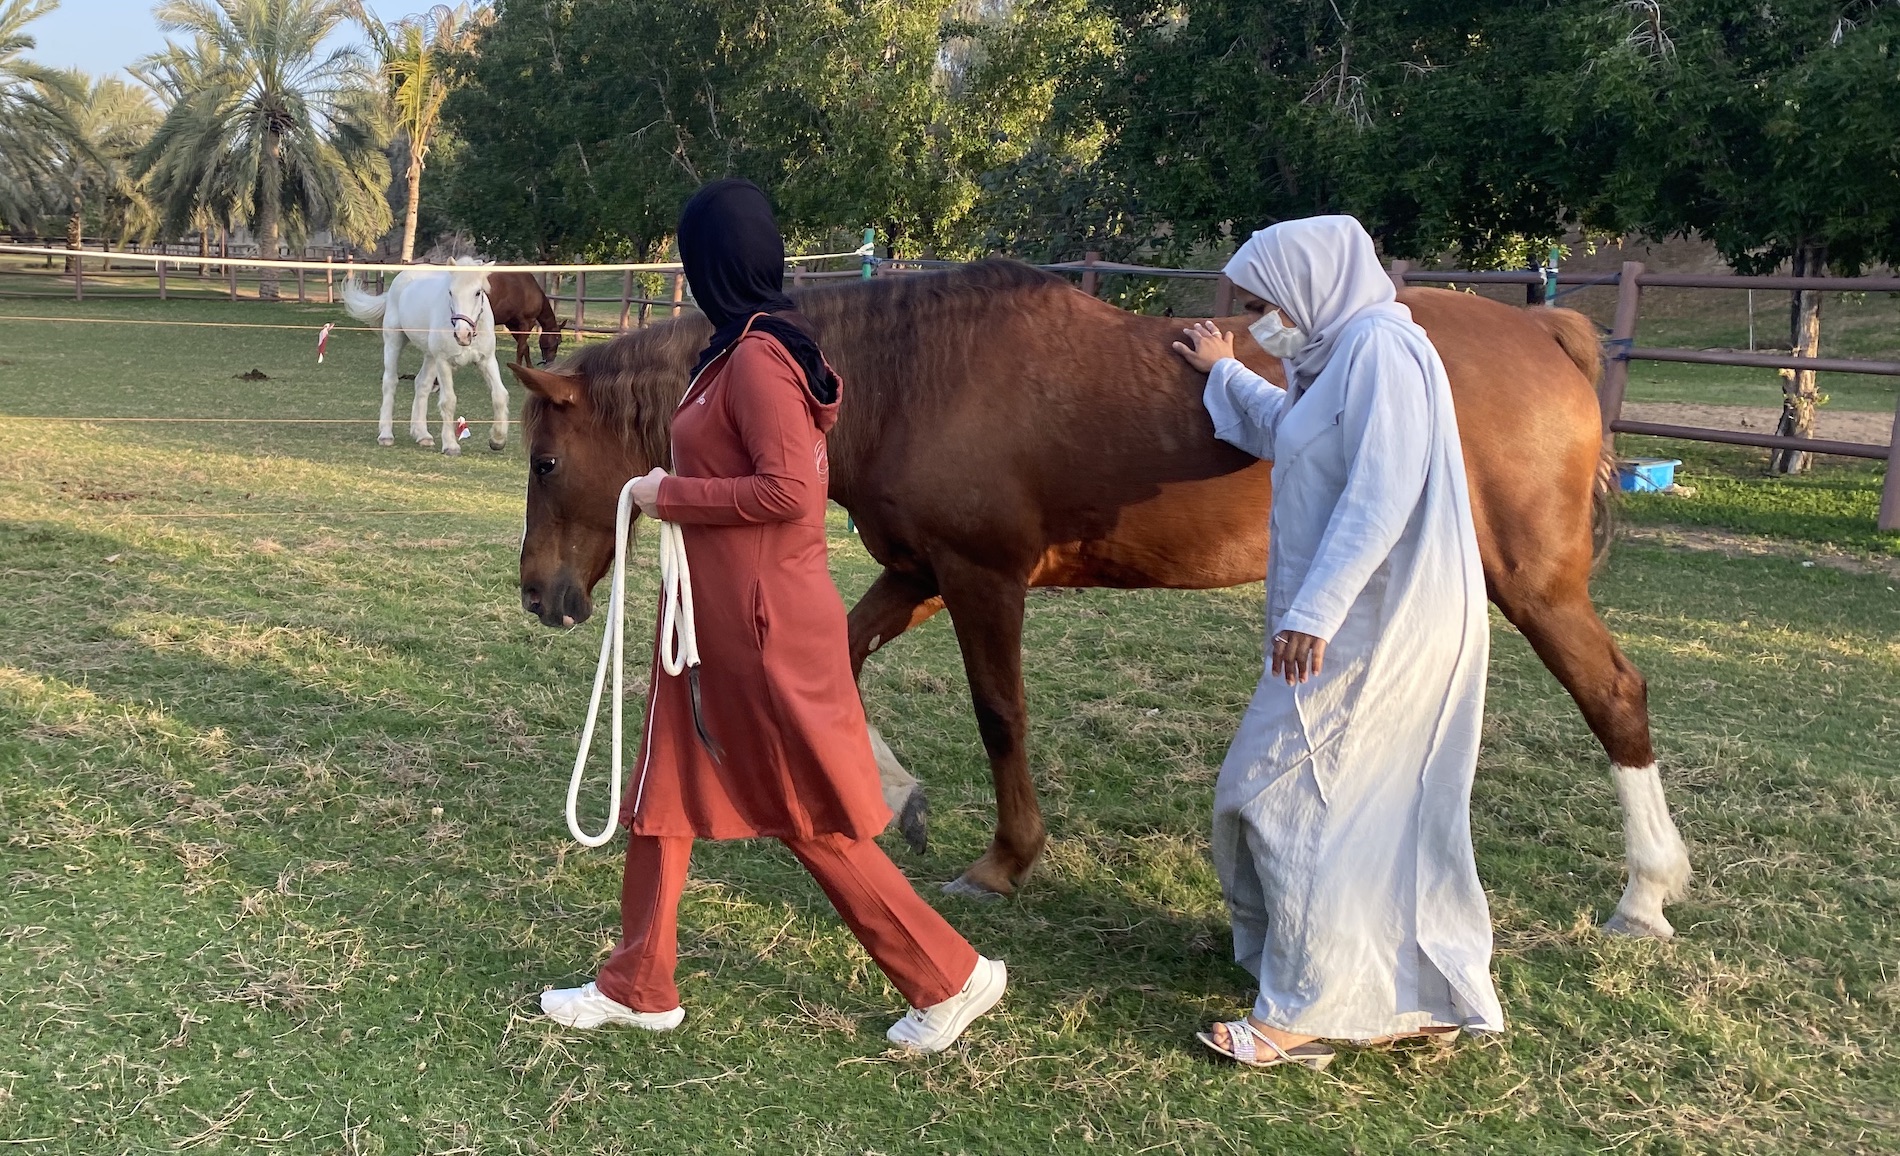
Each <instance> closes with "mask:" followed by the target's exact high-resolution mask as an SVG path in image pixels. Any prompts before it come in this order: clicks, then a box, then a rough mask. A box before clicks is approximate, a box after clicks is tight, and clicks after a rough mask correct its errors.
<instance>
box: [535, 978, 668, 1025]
mask: <svg viewBox="0 0 1900 1156" xmlns="http://www.w3.org/2000/svg"><path fill="white" fill-rule="evenodd" d="M541 1010H542V1011H543V1012H545V1013H546V1014H547V1017H548V1018H549V1019H551V1020H553V1021H554V1022H555V1023H557V1024H563V1025H565V1026H567V1027H570V1028H583V1029H588V1030H591V1029H593V1028H604V1027H608V1026H614V1027H633V1028H645V1029H646V1030H647V1031H650V1032H670V1031H672V1030H673V1029H674V1028H676V1027H678V1026H680V1021H681V1020H683V1019H685V1018H686V1009H685V1008H683V1007H676V1008H674V1009H673V1010H672V1011H663V1012H643V1011H634V1010H633V1009H632V1008H630V1007H628V1006H627V1005H626V1004H624V1003H621V1002H619V1001H618V1000H611V999H608V998H607V997H606V996H604V995H602V994H600V989H599V988H597V987H595V986H594V985H593V984H591V983H590V984H588V985H587V986H586V987H567V988H559V989H551V990H548V991H544V992H542V993H541Z"/></svg>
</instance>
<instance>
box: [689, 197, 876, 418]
mask: <svg viewBox="0 0 1900 1156" xmlns="http://www.w3.org/2000/svg"><path fill="white" fill-rule="evenodd" d="M679 245H680V263H681V264H683V265H685V266H686V281H687V284H689V285H691V286H692V287H693V300H694V301H695V302H696V303H697V304H698V305H699V309H700V312H702V313H704V314H705V315H706V319H707V320H708V321H711V322H712V323H713V336H712V341H711V342H709V343H708V344H707V346H706V348H705V349H703V350H701V351H700V354H699V360H698V361H697V362H696V363H695V364H694V365H693V373H694V375H695V376H697V375H698V373H699V371H700V370H702V369H704V368H706V366H707V365H708V364H709V363H710V362H711V361H712V359H713V358H715V357H718V356H719V355H720V354H722V353H724V352H725V351H726V350H727V349H728V348H730V347H731V346H732V343H733V342H735V341H737V340H739V338H740V336H741V335H742V334H744V333H745V331H746V327H747V325H748V324H750V326H751V327H752V328H753V329H755V330H758V331H760V332H763V333H769V334H771V335H772V336H773V337H775V338H777V339H778V341H779V344H781V345H783V346H784V347H785V349H786V351H787V352H788V353H790V354H791V355H792V360H793V361H796V362H797V363H798V365H799V368H801V369H803V370H804V371H805V387H806V388H807V389H809V390H810V391H811V395H812V396H813V397H814V398H816V399H818V402H819V403H820V404H821V405H830V404H831V403H832V402H834V401H836V400H838V378H837V376H836V375H835V374H833V373H832V372H831V366H829V365H827V364H825V355H824V354H823V353H821V352H819V349H818V343H817V342H816V341H814V340H813V339H812V335H811V330H810V328H809V326H808V324H807V322H806V321H805V318H804V317H803V316H802V315H800V314H799V312H798V308H797V306H795V305H793V304H792V299H791V298H790V297H787V296H786V295H785V239H784V238H783V237H781V236H779V231H778V222H777V221H776V220H774V219H773V217H772V206H771V204H770V203H769V202H767V201H766V199H765V193H764V192H762V191H761V190H760V189H759V187H758V186H757V185H755V184H753V183H752V182H751V181H741V180H720V181H713V182H712V183H710V184H707V185H703V186H701V187H700V190H699V191H698V192H696V193H694V194H693V196H692V199H690V200H688V201H687V202H686V207H685V208H684V209H682V210H680V225H679ZM761 313H763V314H764V315H765V316H763V317H758V320H757V321H754V320H753V318H754V317H756V316H758V315H759V314H761Z"/></svg>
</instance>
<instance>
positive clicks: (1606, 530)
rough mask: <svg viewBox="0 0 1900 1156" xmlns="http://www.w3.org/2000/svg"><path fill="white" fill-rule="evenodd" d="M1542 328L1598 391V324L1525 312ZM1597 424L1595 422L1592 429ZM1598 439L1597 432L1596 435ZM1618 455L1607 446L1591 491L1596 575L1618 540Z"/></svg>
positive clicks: (1574, 315)
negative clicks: (1612, 545) (1611, 544)
mask: <svg viewBox="0 0 1900 1156" xmlns="http://www.w3.org/2000/svg"><path fill="white" fill-rule="evenodd" d="M1524 312H1525V313H1526V314H1528V315H1529V316H1530V319H1531V320H1532V321H1535V322H1536V323H1537V324H1538V325H1539V326H1541V327H1542V328H1543V330H1544V332H1545V333H1548V334H1550V339H1551V340H1552V341H1555V342H1556V343H1557V347H1558V348H1559V349H1561V350H1563V351H1564V356H1566V357H1568V358H1570V361H1571V364H1573V365H1575V366H1576V367H1577V371H1578V372H1579V373H1581V374H1583V376H1584V380H1586V381H1588V382H1589V383H1590V387H1591V389H1593V390H1594V389H1595V388H1596V385H1597V378H1598V377H1600V376H1601V375H1602V373H1603V342H1602V341H1601V340H1600V339H1599V338H1598V337H1597V325H1596V322H1594V321H1592V320H1590V319H1589V318H1588V317H1585V316H1584V315H1583V314H1581V313H1579V312H1577V311H1576V310H1574V309H1547V308H1543V307H1541V306H1540V307H1535V308H1530V309H1526V310H1525V311H1524ZM1595 424H1596V423H1595V422H1592V423H1591V427H1592V430H1593V431H1594V429H1595ZM1592 436H1594V433H1593V435H1592ZM1617 493H1618V490H1617V486H1616V455H1615V454H1613V453H1611V452H1610V450H1609V448H1608V447H1607V446H1606V447H1605V448H1604V449H1603V452H1602V454H1601V455H1600V456H1599V457H1598V459H1597V469H1596V476H1595V477H1594V478H1593V479H1591V492H1590V571H1591V573H1595V572H1596V570H1597V568H1598V567H1600V566H1602V565H1603V562H1604V559H1606V558H1608V557H1609V556H1610V543H1611V542H1612V541H1614V540H1615V538H1616V497H1617Z"/></svg>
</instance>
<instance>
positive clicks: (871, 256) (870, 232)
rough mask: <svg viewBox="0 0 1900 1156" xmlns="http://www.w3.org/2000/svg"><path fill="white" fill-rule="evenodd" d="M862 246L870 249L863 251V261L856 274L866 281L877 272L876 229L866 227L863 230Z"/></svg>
mask: <svg viewBox="0 0 1900 1156" xmlns="http://www.w3.org/2000/svg"><path fill="white" fill-rule="evenodd" d="M864 247H865V248H866V249H868V250H870V251H869V252H867V253H865V255H864V263H863V264H862V265H861V266H859V273H858V276H860V277H862V278H863V279H864V280H866V281H869V280H870V279H871V278H872V277H873V276H875V275H876V274H877V230H876V229H871V228H867V229H865V230H864Z"/></svg>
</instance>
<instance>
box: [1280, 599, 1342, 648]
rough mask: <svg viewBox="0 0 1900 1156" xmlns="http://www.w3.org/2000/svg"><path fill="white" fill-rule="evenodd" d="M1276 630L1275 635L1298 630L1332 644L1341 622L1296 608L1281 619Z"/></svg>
mask: <svg viewBox="0 0 1900 1156" xmlns="http://www.w3.org/2000/svg"><path fill="white" fill-rule="evenodd" d="M1274 630H1275V633H1278V632H1279V631H1281V630H1297V631H1299V632H1300V633H1301V634H1310V635H1312V636H1313V637H1314V638H1317V639H1320V640H1321V641H1324V642H1331V641H1332V640H1333V635H1335V634H1337V633H1338V632H1339V620H1338V619H1334V618H1331V617H1322V616H1320V615H1318V614H1314V613H1313V612H1311V611H1309V610H1305V609H1302V608H1300V607H1297V606H1296V607H1294V608H1293V609H1291V610H1289V611H1287V612H1286V614H1285V615H1284V616H1282V617H1281V619H1280V624H1279V625H1278V626H1277V627H1275V628H1274Z"/></svg>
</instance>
